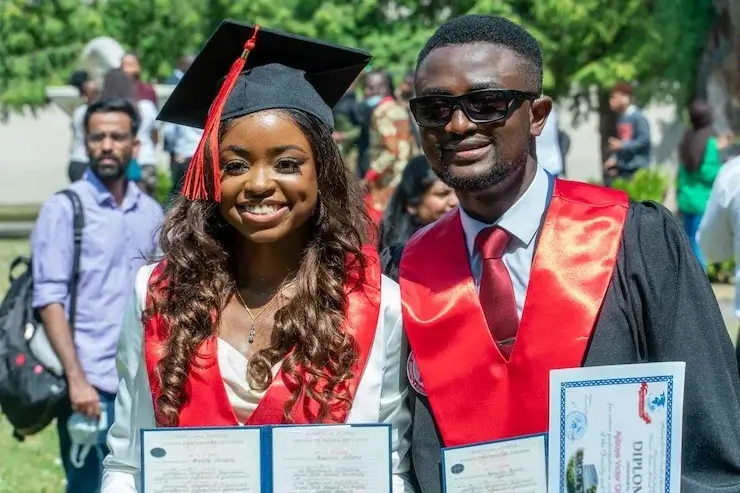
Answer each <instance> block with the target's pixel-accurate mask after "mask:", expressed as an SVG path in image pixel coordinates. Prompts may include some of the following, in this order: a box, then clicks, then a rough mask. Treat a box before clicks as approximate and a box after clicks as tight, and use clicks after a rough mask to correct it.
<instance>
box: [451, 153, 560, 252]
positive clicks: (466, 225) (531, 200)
mask: <svg viewBox="0 0 740 493" xmlns="http://www.w3.org/2000/svg"><path fill="white" fill-rule="evenodd" d="M552 181H553V177H552V176H551V175H550V174H549V173H548V172H547V171H545V169H544V168H542V167H541V166H537V172H536V173H535V175H534V180H532V183H530V184H529V188H527V190H526V191H525V192H524V194H523V195H522V196H521V197H519V200H517V201H516V202H514V205H512V206H511V207H510V208H509V210H507V211H506V212H505V213H504V214H503V215H502V216H501V217H500V218H499V219H498V221H496V222H495V223H493V224H486V223H483V222H480V221H478V220H477V219H473V218H472V217H470V216H469V215H468V214H467V213H466V212H465V210H464V209H463V208H462V207H460V208H459V209H460V221H461V222H462V227H463V231H464V232H465V243H466V245H467V247H468V254H469V255H470V256H471V257H472V256H473V254H474V250H475V238H476V237H477V236H478V233H480V232H481V231H482V230H484V229H485V228H488V227H490V226H499V227H500V228H502V229H505V230H506V231H508V232H509V233H510V234H511V235H512V237H513V239H516V240H517V241H518V242H519V243H520V244H521V245H522V246H525V247H526V246H528V245H529V244H530V243H531V242H532V240H533V239H534V237H535V234H536V233H537V231H538V230H539V228H540V224H541V223H542V217H543V216H544V215H545V211H546V210H547V204H548V203H549V202H550V188H551V187H550V184H551V183H552Z"/></svg>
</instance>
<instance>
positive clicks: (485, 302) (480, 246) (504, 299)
mask: <svg viewBox="0 0 740 493" xmlns="http://www.w3.org/2000/svg"><path fill="white" fill-rule="evenodd" d="M509 239H511V235H509V233H508V232H506V231H505V230H503V229H501V228H498V227H491V228H486V229H484V230H483V231H481V232H480V233H478V236H477V238H476V239H475V248H476V250H477V251H479V252H480V253H481V259H482V261H483V272H482V275H481V280H480V293H479V297H480V304H481V307H482V308H483V314H484V315H485V317H486V322H488V330H490V331H491V335H492V336H493V340H494V341H495V342H496V345H497V346H498V348H499V350H500V351H501V354H503V355H504V357H505V358H506V359H507V360H508V359H509V356H510V355H511V349H512V347H513V346H514V341H515V340H516V333H517V330H518V329H519V317H518V315H517V312H516V299H515V298H514V286H513V284H512V283H511V276H510V275H509V271H508V269H507V268H506V265H504V261H503V260H501V255H502V254H503V253H504V249H505V248H506V245H507V244H508V243H509Z"/></svg>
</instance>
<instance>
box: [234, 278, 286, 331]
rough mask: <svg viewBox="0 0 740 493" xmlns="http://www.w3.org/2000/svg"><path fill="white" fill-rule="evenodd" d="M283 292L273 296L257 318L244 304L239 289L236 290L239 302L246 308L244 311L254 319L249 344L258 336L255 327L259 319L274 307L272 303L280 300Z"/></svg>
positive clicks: (250, 329)
mask: <svg viewBox="0 0 740 493" xmlns="http://www.w3.org/2000/svg"><path fill="white" fill-rule="evenodd" d="M281 291H282V290H279V291H278V292H277V293H275V296H273V297H272V299H271V300H270V301H268V302H267V304H266V305H265V306H264V307H263V308H262V310H260V312H259V313H258V314H257V316H256V317H255V316H254V315H252V311H251V310H250V309H249V307H248V306H247V304H246V303H245V302H244V298H242V294H241V293H240V292H239V289H236V295H237V296H238V297H239V301H241V303H242V306H243V307H244V309H245V310H246V311H247V313H248V314H249V317H250V318H251V319H252V325H251V327H249V336H248V338H247V339H248V340H249V344H252V343H253V342H254V337H255V335H256V331H255V325H256V323H257V319H258V318H260V317H261V316H262V314H263V313H265V310H267V309H268V308H270V305H272V302H273V301H275V300H276V299H278V297H279V296H280V292H281Z"/></svg>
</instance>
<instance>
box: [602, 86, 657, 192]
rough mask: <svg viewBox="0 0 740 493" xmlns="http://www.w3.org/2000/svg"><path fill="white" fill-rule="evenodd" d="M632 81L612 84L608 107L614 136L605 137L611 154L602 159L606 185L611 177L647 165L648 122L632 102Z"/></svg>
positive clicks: (626, 176) (648, 153)
mask: <svg viewBox="0 0 740 493" xmlns="http://www.w3.org/2000/svg"><path fill="white" fill-rule="evenodd" d="M632 92H633V90H632V85H631V84H629V83H628V82H620V83H618V84H615V85H614V87H612V89H611V91H610V93H609V94H610V95H609V108H610V109H611V110H612V111H613V112H614V113H616V114H617V136H616V137H610V138H609V150H610V151H611V153H612V154H611V156H610V157H609V159H607V161H606V163H604V171H605V173H604V174H605V180H604V183H605V184H606V185H607V186H609V185H610V184H611V181H612V180H613V179H614V178H617V177H619V178H625V179H630V178H632V176H633V175H634V174H635V172H637V170H639V169H642V168H649V167H650V124H649V123H648V121H647V118H645V115H643V114H642V111H641V110H640V109H639V108H638V107H637V106H636V105H635V104H634V98H633V94H632Z"/></svg>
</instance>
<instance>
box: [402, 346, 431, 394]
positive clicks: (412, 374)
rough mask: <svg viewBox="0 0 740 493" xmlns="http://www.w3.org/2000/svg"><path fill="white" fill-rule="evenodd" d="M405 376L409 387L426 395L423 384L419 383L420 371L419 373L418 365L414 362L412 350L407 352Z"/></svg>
mask: <svg viewBox="0 0 740 493" xmlns="http://www.w3.org/2000/svg"><path fill="white" fill-rule="evenodd" d="M406 376H407V377H408V379H409V383H410V384H411V387H412V388H413V389H414V390H415V391H416V392H417V393H419V394H421V395H427V394H426V392H424V384H423V383H421V373H419V365H417V364H416V357H415V356H414V353H413V351H412V352H411V353H410V354H409V359H408V361H407V362H406Z"/></svg>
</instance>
